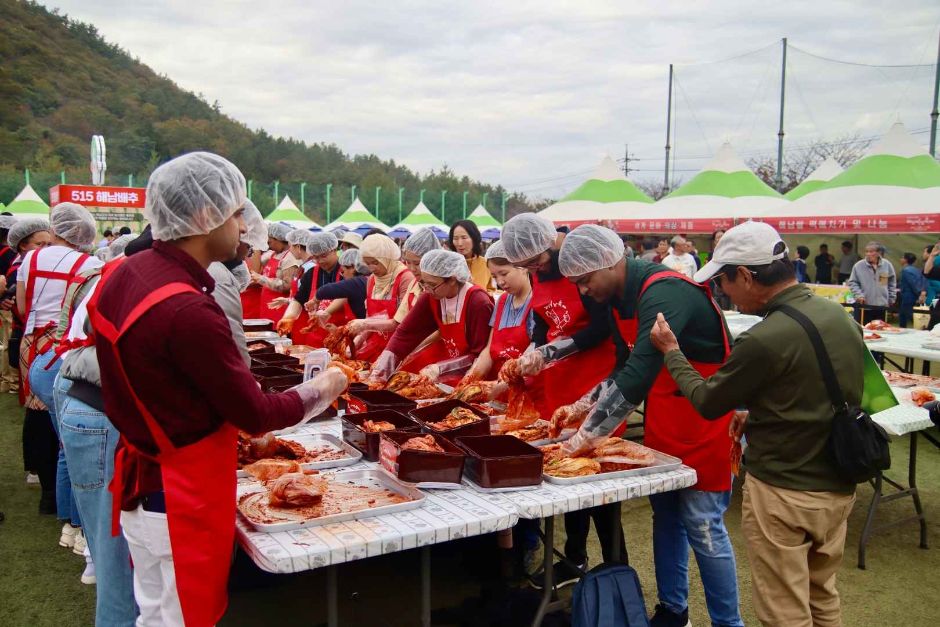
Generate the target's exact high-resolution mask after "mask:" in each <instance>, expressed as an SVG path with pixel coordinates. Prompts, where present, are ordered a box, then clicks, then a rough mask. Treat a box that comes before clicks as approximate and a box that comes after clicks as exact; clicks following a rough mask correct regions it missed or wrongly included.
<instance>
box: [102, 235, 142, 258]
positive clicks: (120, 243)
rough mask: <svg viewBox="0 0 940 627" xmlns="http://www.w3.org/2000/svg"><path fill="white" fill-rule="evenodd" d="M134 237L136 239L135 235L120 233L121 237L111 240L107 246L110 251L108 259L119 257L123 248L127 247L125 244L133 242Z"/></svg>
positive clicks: (122, 252)
mask: <svg viewBox="0 0 940 627" xmlns="http://www.w3.org/2000/svg"><path fill="white" fill-rule="evenodd" d="M135 239H137V236H136V235H122V236H121V237H118V238H117V239H115V240H114V241H113V242H111V245H110V246H108V250H109V251H111V257H110V259H114V258H115V257H120V256H121V255H123V254H124V249H125V248H127V245H128V244H130V243H131V242H133V241H134V240H135Z"/></svg>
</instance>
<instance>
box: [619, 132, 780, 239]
mask: <svg viewBox="0 0 940 627" xmlns="http://www.w3.org/2000/svg"><path fill="white" fill-rule="evenodd" d="M785 202H786V200H785V199H784V198H783V196H781V195H780V194H778V193H777V192H776V191H775V190H773V189H771V188H770V187H769V186H768V185H767V184H766V183H764V182H763V181H762V180H760V178H759V177H758V176H757V175H756V174H754V173H753V172H751V170H750V168H748V167H747V165H745V164H744V162H743V161H741V159H740V157H738V155H737V154H736V153H735V152H734V149H733V148H732V147H731V144H729V143H725V144H723V145H722V146H721V148H720V149H719V150H718V152H717V153H715V156H714V157H713V158H712V160H711V161H710V162H709V163H708V164H707V165H706V166H705V167H704V168H702V171H701V172H699V173H698V174H696V175H695V176H694V177H692V179H691V180H690V181H689V182H688V183H686V184H685V185H682V186H681V187H679V188H678V189H676V190H675V191H673V192H672V193H671V194H669V195H668V196H666V197H665V198H663V199H662V200H659V201H658V202H657V203H656V204H655V206H654V210H655V216H654V217H653V219H652V220H650V221H645V222H643V223H641V224H636V225H634V227H633V228H632V229H630V230H632V231H636V232H646V233H670V232H673V233H711V232H712V231H716V230H718V229H727V228H729V227H731V226H733V225H734V223H735V220H737V219H739V218H746V217H750V216H752V215H758V214H760V213H762V212H764V211H769V210H770V209H772V208H774V207H777V206H778V205H781V204H783V203H785Z"/></svg>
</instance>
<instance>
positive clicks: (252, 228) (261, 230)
mask: <svg viewBox="0 0 940 627" xmlns="http://www.w3.org/2000/svg"><path fill="white" fill-rule="evenodd" d="M242 215H243V216H244V218H245V228H246V229H247V233H245V235H243V236H242V241H243V242H245V243H246V244H248V245H249V246H251V249H252V250H256V251H258V252H263V251H265V250H267V249H268V225H267V224H265V223H264V218H263V217H262V216H261V212H260V211H258V208H257V207H256V206H255V203H253V202H251V201H250V200H248V199H247V198H246V199H245V211H244V213H243V214H242Z"/></svg>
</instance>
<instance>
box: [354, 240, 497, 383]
mask: <svg viewBox="0 0 940 627" xmlns="http://www.w3.org/2000/svg"><path fill="white" fill-rule="evenodd" d="M421 283H422V286H423V288H424V294H422V295H421V297H420V298H418V300H417V302H416V303H415V306H414V307H413V308H412V310H411V312H410V313H409V314H408V316H407V317H406V318H405V321H404V322H402V324H401V325H399V327H398V328H397V329H396V330H395V333H394V334H393V335H392V338H391V339H390V340H389V342H388V346H387V347H386V349H385V350H384V351H383V352H382V354H381V355H380V356H379V358H378V360H377V361H376V363H375V367H374V368H373V370H372V375H371V377H370V383H372V384H374V385H378V384H381V383H383V382H384V381H386V380H387V379H388V377H389V376H390V375H391V374H392V372H394V371H395V370H396V369H397V367H398V366H399V364H400V365H401V369H402V370H406V371H408V372H413V373H420V374H423V375H425V376H428V377H429V378H431V379H435V380H441V381H443V382H445V383H451V384H453V383H456V382H457V381H459V380H460V377H461V375H462V374H463V372H464V371H465V370H466V369H467V368H469V367H470V366H471V365H472V364H473V360H474V359H475V358H476V357H477V356H478V355H479V354H480V353H481V352H483V350H484V349H485V348H486V343H487V341H488V339H489V320H490V317H491V316H492V313H493V301H492V300H491V299H490V297H489V295H487V293H486V292H485V291H483V290H481V289H480V288H479V287H477V286H476V285H474V284H473V283H471V282H470V271H469V270H468V269H467V262H466V261H465V260H464V258H463V257H462V256H461V255H459V254H458V253H454V252H450V251H445V250H434V251H431V252H429V253H427V254H426V255H424V257H422V259H421ZM435 330H437V331H439V332H440V334H441V349H440V352H439V353H438V354H436V355H435V357H439V358H438V359H435V360H434V361H430V360H427V358H428V354H422V355H421V358H420V359H416V358H415V357H416V356H415V355H411V352H412V351H413V350H414V349H415V347H417V346H418V345H419V344H420V343H421V342H422V341H423V340H424V339H425V338H426V337H427V336H428V335H430V334H431V333H432V332H434V331H435Z"/></svg>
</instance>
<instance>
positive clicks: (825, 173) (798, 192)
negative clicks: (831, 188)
mask: <svg viewBox="0 0 940 627" xmlns="http://www.w3.org/2000/svg"><path fill="white" fill-rule="evenodd" d="M842 172H843V170H842V166H841V165H839V162H838V161H836V160H835V159H833V158H832V157H826V160H825V161H823V162H822V163H820V164H819V167H817V168H816V169H815V170H813V171H812V172H810V174H809V176H807V177H806V178H805V179H803V180H802V181H801V182H800V184H799V185H797V186H796V187H794V188H793V189H791V190H790V191H788V192H787V193H786V194H784V198H786V199H787V200H796V199H797V198H802V197H803V196H805V195H806V194H809V193H810V192H815V191H816V190H818V189H819V188H821V187H822V186H823V185H825V184H826V183H828V182H829V181H831V180H832V179H834V178H835V177H837V176H839V175H840V174H842Z"/></svg>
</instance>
